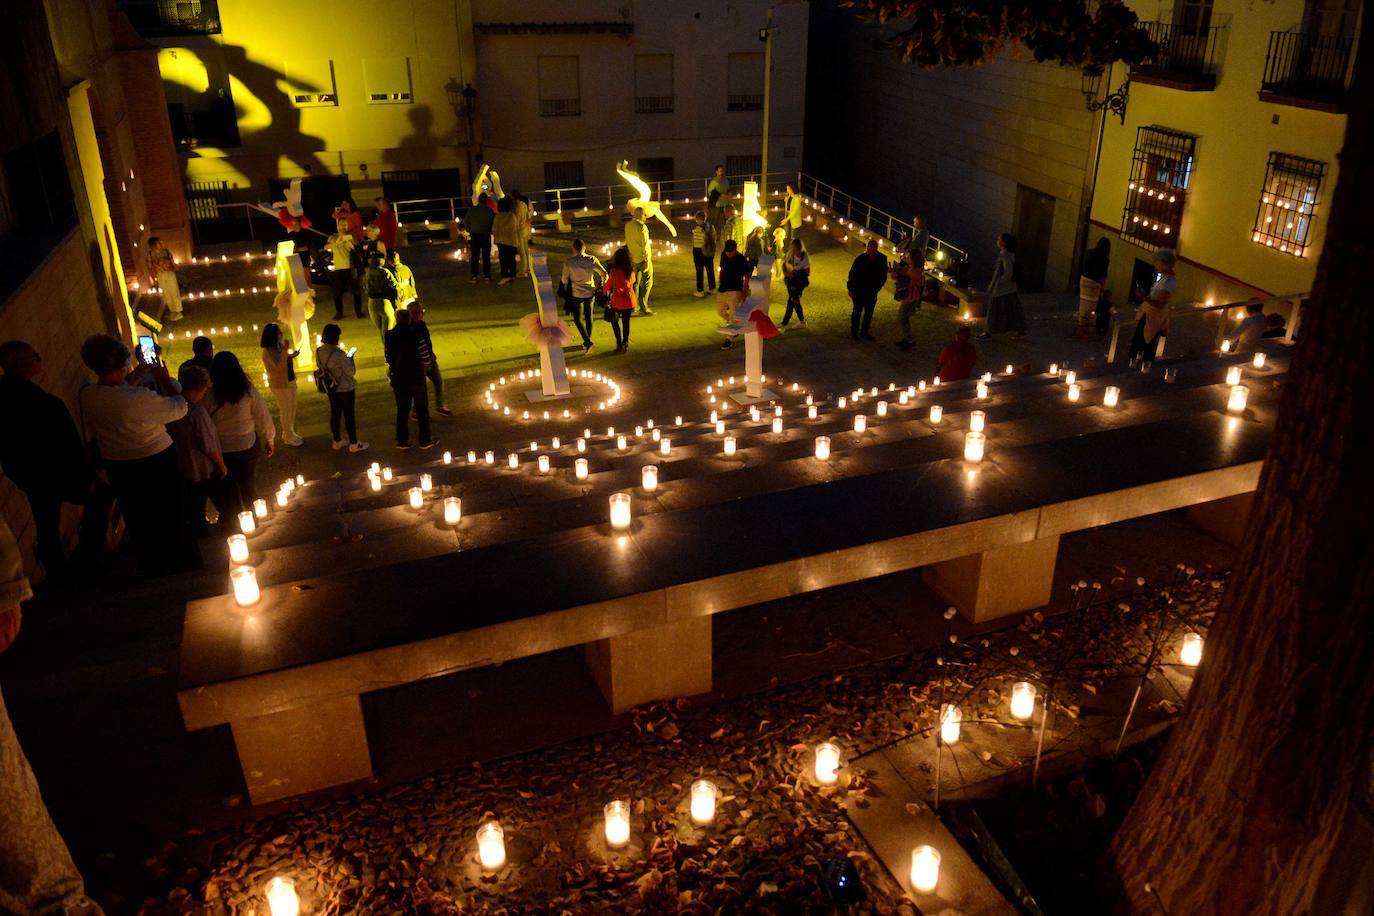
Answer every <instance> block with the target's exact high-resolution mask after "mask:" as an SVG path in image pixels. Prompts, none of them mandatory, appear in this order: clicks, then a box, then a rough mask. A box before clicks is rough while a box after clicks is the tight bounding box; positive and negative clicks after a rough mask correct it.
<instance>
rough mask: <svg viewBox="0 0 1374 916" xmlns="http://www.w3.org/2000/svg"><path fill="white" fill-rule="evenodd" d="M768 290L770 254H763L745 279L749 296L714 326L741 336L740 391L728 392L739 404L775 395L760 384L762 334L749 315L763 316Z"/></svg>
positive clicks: (770, 293)
mask: <svg viewBox="0 0 1374 916" xmlns="http://www.w3.org/2000/svg"><path fill="white" fill-rule="evenodd" d="M772 291H773V256H772V255H767V254H766V255H764V256H763V257H761V258H759V263H758V266H757V267H755V268H754V275H753V276H752V277H750V278H749V295H748V296H746V297H745V298H744V301H743V302H741V303H740V304H739V305H737V306H736V307H735V311H734V314H733V315H731V316H730V323H729V324H727V325H726V326H725V327H723V328H719V329H718V330H719V331H720V333H722V334H724V335H726V336H727V337H743V338H744V379H745V388H744V393H743V394H732V395H730V397H731V398H732V399H733V400H734V401H736V402H737V403H740V404H752V403H754V402H755V401H761V400H772V399H774V398H776V397H777V395H776V394H775V393H773V392H772V391H769V390H768V389H766V388H764V387H763V337H762V336H761V335H760V334H759V330H758V325H757V324H755V322H753V321H751V320H750V316H751V315H753V314H754V313H755V312H761V313H762V314H763V315H765V316H766V315H767V314H768V301H769V297H770V296H771V295H772Z"/></svg>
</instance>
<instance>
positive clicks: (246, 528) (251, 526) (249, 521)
mask: <svg viewBox="0 0 1374 916" xmlns="http://www.w3.org/2000/svg"><path fill="white" fill-rule="evenodd" d="M257 527H258V523H257V522H256V521H254V519H253V513H252V512H246V511H245V512H240V513H239V530H240V531H242V532H243V533H244V534H252V533H253V532H254V531H255V530H256V529H257Z"/></svg>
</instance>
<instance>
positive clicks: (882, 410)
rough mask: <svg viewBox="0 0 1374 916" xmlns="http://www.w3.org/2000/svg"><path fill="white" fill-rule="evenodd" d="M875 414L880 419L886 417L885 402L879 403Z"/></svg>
mask: <svg viewBox="0 0 1374 916" xmlns="http://www.w3.org/2000/svg"><path fill="white" fill-rule="evenodd" d="M875 412H876V413H877V414H878V416H880V417H885V416H887V401H879V402H878V406H877V408H876V411H875Z"/></svg>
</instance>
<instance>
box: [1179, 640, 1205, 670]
mask: <svg viewBox="0 0 1374 916" xmlns="http://www.w3.org/2000/svg"><path fill="white" fill-rule="evenodd" d="M1178 660H1179V662H1181V663H1182V664H1185V665H1187V666H1188V667H1190V668H1196V667H1197V666H1198V664H1199V663H1200V662H1201V661H1202V636H1200V635H1199V634H1197V633H1184V634H1183V646H1182V648H1180V649H1179V650H1178Z"/></svg>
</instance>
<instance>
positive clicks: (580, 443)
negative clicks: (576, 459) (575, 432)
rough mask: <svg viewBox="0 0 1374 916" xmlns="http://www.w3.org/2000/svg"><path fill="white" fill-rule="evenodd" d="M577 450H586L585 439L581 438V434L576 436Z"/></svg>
mask: <svg viewBox="0 0 1374 916" xmlns="http://www.w3.org/2000/svg"><path fill="white" fill-rule="evenodd" d="M577 450H578V451H579V452H585V451H586V450H587V440H586V439H583V438H582V437H581V436H578V437H577Z"/></svg>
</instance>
